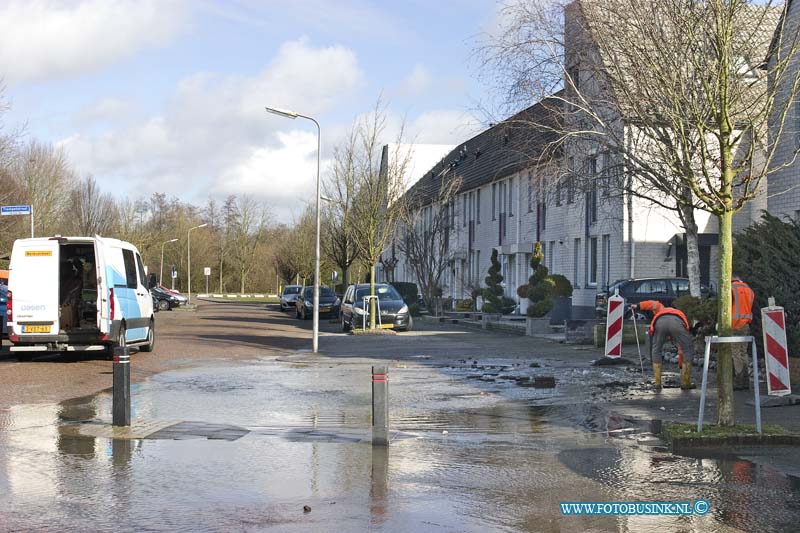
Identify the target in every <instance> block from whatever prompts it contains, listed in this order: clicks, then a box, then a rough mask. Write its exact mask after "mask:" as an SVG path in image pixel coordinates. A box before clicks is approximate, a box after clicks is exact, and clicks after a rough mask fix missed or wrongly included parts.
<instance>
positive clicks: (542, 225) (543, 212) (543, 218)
mask: <svg viewBox="0 0 800 533" xmlns="http://www.w3.org/2000/svg"><path fill="white" fill-rule="evenodd" d="M539 229H540V230H542V231H544V230H546V229H547V204H546V203H545V202H544V193H542V201H541V202H539Z"/></svg>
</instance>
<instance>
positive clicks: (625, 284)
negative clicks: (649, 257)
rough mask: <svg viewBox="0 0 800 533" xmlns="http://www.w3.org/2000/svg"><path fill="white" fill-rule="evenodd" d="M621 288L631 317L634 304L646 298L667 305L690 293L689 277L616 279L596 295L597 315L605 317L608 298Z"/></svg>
mask: <svg viewBox="0 0 800 533" xmlns="http://www.w3.org/2000/svg"><path fill="white" fill-rule="evenodd" d="M615 290H619V295H620V296H622V297H623V298H625V306H626V308H625V318H628V317H630V313H631V311H630V308H629V306H630V305H632V304H638V303H640V302H643V301H645V300H658V301H659V302H661V303H662V304H664V305H666V306H668V307H669V306H671V305H672V304H673V303H674V302H675V300H677V299H678V298H680V297H681V296H687V295H688V294H689V280H688V279H687V278H645V279H625V280H619V281H615V282H614V283H612V284H611V285H609V287H608V290H607V291H604V292H598V293H597V296H596V297H595V310H596V312H597V315H598V316H600V317H603V316H605V315H606V312H607V311H606V310H607V308H608V298H609V297H610V296H613V295H614V291H615ZM701 293H702V294H703V296H708V295H710V290H709V289H708V288H707V287H701Z"/></svg>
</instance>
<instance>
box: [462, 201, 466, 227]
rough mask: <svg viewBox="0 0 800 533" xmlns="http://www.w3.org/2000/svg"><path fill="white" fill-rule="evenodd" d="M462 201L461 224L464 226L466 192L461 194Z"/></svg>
mask: <svg viewBox="0 0 800 533" xmlns="http://www.w3.org/2000/svg"><path fill="white" fill-rule="evenodd" d="M462 202H463V210H462V212H461V225H462V226H464V227H466V225H467V194H466V193H464V195H463V196H462Z"/></svg>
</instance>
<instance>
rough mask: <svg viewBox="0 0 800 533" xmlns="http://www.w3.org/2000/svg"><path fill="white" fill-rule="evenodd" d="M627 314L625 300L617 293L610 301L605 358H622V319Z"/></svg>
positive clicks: (607, 315) (607, 316)
mask: <svg viewBox="0 0 800 533" xmlns="http://www.w3.org/2000/svg"><path fill="white" fill-rule="evenodd" d="M624 314H625V299H624V298H623V297H622V296H620V295H619V293H615V294H614V296H612V297H610V298H609V299H608V313H607V314H606V351H605V356H606V357H610V358H611V359H616V358H618V357H621V356H622V317H623V315H624Z"/></svg>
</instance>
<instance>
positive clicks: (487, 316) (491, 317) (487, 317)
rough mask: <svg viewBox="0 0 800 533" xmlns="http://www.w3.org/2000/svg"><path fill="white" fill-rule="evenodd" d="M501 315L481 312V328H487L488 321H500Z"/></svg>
mask: <svg viewBox="0 0 800 533" xmlns="http://www.w3.org/2000/svg"><path fill="white" fill-rule="evenodd" d="M502 317H503V315H501V314H500V313H483V314H481V327H483V329H489V323H490V322H500V319H501V318H502Z"/></svg>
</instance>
